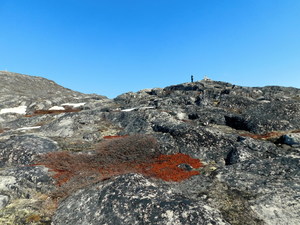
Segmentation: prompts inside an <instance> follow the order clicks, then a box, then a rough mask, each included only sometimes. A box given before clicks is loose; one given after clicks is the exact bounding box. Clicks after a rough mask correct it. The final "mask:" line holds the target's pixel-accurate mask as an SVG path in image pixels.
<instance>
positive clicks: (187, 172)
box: [0, 72, 300, 225]
mask: <svg viewBox="0 0 300 225" xmlns="http://www.w3.org/2000/svg"><path fill="white" fill-rule="evenodd" d="M299 100H300V90H299V89H296V88H287V87H278V86H267V87H241V86H237V85H233V84H229V83H224V82H218V81H212V80H209V79H205V80H202V81H197V82H193V83H184V84H179V85H172V86H169V87H165V88H153V89H149V90H148V89H147V90H141V91H139V92H137V93H131V92H130V93H125V94H123V95H120V96H118V97H117V98H115V99H108V98H106V97H104V96H99V95H95V94H93V95H87V94H82V93H78V92H74V91H72V90H69V89H66V88H63V87H61V86H59V85H57V84H55V83H54V82H53V81H49V80H46V79H44V78H41V77H32V76H27V75H21V74H16V73H9V72H0V224H54V225H68V224H72V225H75V224H78V225H85V224H91V225H93V224H222V225H223V224H243V225H246V224H249V225H253V224H270V225H275V224H278V225H281V224H289V225H291V224H295V225H298V224H300V213H299V212H300V186H299V184H300V167H299V165H300V119H299V118H300V101H299Z"/></svg>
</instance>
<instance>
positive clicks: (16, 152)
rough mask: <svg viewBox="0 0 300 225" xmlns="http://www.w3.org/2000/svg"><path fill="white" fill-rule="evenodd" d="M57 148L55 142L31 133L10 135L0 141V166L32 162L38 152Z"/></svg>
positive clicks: (41, 152) (52, 150)
mask: <svg viewBox="0 0 300 225" xmlns="http://www.w3.org/2000/svg"><path fill="white" fill-rule="evenodd" d="M57 150H58V146H57V144H56V142H54V141H52V140H51V139H48V138H44V137H39V136H36V135H33V134H25V135H20V136H11V137H9V138H8V139H5V140H4V141H1V142H0V167H5V166H20V165H28V164H32V163H34V159H35V158H36V157H37V156H38V155H39V154H44V153H48V152H54V151H57Z"/></svg>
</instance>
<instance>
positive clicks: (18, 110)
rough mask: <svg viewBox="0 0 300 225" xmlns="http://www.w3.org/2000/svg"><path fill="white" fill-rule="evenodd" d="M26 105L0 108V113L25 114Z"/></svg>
mask: <svg viewBox="0 0 300 225" xmlns="http://www.w3.org/2000/svg"><path fill="white" fill-rule="evenodd" d="M26 110H27V106H24V105H22V106H18V107H14V108H6V109H1V110H0V114H5V113H17V114H26Z"/></svg>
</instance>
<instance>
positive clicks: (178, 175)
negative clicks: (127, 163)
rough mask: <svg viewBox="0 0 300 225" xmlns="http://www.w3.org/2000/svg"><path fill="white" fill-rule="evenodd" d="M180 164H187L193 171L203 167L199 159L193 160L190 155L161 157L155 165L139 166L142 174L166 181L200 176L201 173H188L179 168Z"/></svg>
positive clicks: (156, 160)
mask: <svg viewBox="0 0 300 225" xmlns="http://www.w3.org/2000/svg"><path fill="white" fill-rule="evenodd" d="M180 164H187V165H189V166H191V167H192V168H193V169H197V168H200V167H202V166H203V164H202V163H201V162H200V160H199V159H194V158H191V157H190V156H189V155H186V154H182V153H177V154H174V155H160V156H158V157H157V158H156V159H155V160H154V162H153V163H149V164H144V165H138V168H139V169H140V170H141V173H143V174H145V175H149V176H152V177H156V178H159V179H162V180H165V181H176V182H179V181H182V180H185V179H188V178H190V177H191V176H194V175H199V174H200V173H199V171H196V170H192V171H187V170H185V169H182V168H180V167H179V165H180Z"/></svg>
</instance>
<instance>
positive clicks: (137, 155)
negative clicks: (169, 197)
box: [35, 135, 203, 191]
mask: <svg viewBox="0 0 300 225" xmlns="http://www.w3.org/2000/svg"><path fill="white" fill-rule="evenodd" d="M121 137H122V138H109V140H104V141H102V142H101V143H99V145H98V146H97V148H96V150H95V152H94V153H93V154H86V153H72V152H67V151H63V152H51V153H47V154H44V155H41V156H40V158H39V160H38V162H37V163H38V164H35V165H44V166H46V167H48V168H49V169H50V171H51V172H53V174H52V177H53V178H54V180H55V181H56V184H57V185H58V186H60V187H61V188H62V189H63V190H67V191H70V188H73V189H76V188H82V187H84V186H86V185H88V184H91V183H93V182H98V181H101V180H105V179H109V178H111V177H113V176H117V175H121V174H127V173H141V174H143V175H145V176H149V177H154V178H158V179H162V180H165V181H174V182H179V181H182V180H185V179H187V178H189V177H191V176H194V175H198V174H199V171H198V170H196V169H198V168H199V167H201V166H203V165H202V163H201V162H200V160H199V159H194V158H191V157H190V156H189V155H186V154H182V153H177V154H173V155H163V154H159V150H158V145H157V142H156V139H155V138H154V137H152V136H149V135H132V136H121ZM182 164H183V165H182ZM184 168H187V169H184Z"/></svg>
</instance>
